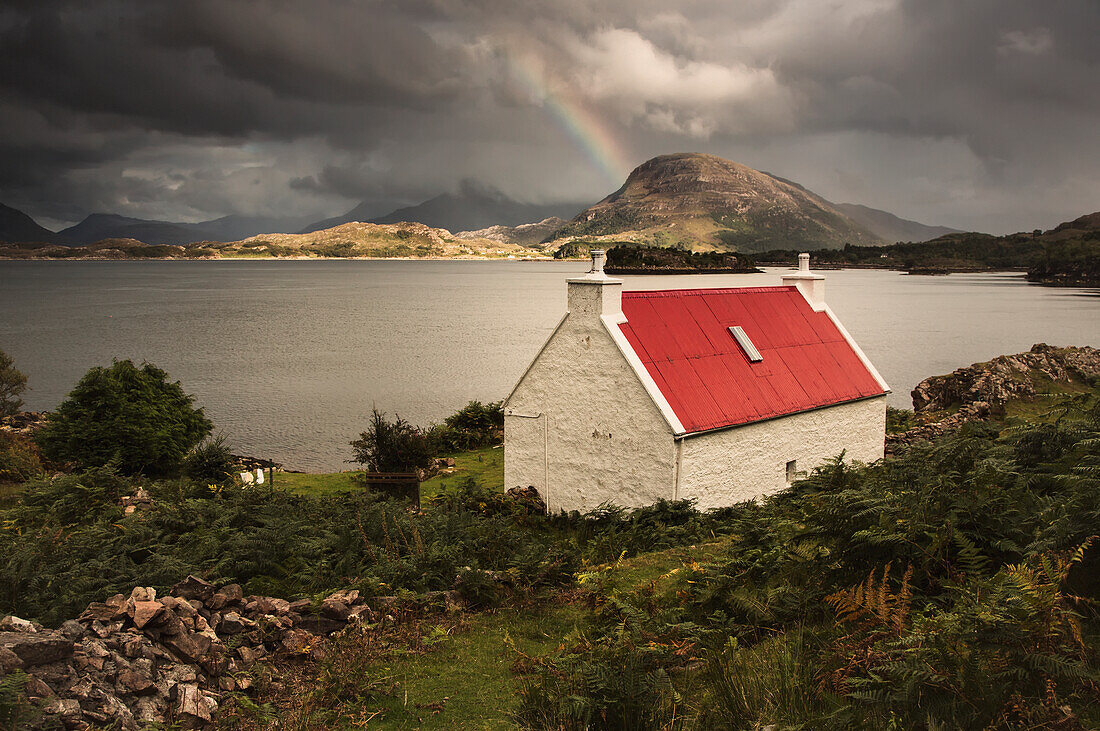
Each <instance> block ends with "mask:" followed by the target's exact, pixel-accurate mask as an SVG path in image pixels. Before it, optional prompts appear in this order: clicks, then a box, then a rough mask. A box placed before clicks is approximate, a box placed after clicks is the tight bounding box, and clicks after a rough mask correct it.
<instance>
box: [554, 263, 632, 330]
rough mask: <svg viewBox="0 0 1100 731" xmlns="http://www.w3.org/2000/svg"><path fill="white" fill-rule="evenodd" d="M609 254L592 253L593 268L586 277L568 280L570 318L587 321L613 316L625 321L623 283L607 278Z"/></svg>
mask: <svg viewBox="0 0 1100 731" xmlns="http://www.w3.org/2000/svg"><path fill="white" fill-rule="evenodd" d="M606 261H607V253H606V252H605V251H604V250H603V249H593V250H592V266H591V268H589V270H588V273H587V274H585V275H584V276H583V277H576V278H574V279H569V280H566V281H567V282H568V286H569V297H568V302H569V315H570V316H571V317H582V318H585V319H588V318H592V319H599V318H600V317H602V316H605V315H606V316H609V317H611V318H613V319H616V320H621V319H622V316H623V304H622V303H623V280H621V279H612V278H611V277H609V276H607V275H606V274H604V271H603V265H604V263H605V262H606Z"/></svg>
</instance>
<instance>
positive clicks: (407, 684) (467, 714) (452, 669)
mask: <svg viewBox="0 0 1100 731" xmlns="http://www.w3.org/2000/svg"><path fill="white" fill-rule="evenodd" d="M586 616H587V611H586V610H585V609H584V608H582V607H579V606H577V605H574V604H551V605H549V606H547V605H541V606H538V607H534V608H531V609H516V608H508V609H501V610H498V611H496V612H492V613H485V614H473V615H470V622H469V624H468V625H467V627H466V629H464V630H461V631H459V632H457V633H455V634H449V635H446V634H443V632H442V630H440V633H439V638H438V640H436V641H435V644H434V645H433V646H432V649H431V650H430V651H429V652H428V653H427V654H423V655H421V654H409V655H400V654H398V655H391V656H389V657H386V658H384V659H382V660H380V661H378V662H376V663H374V664H373V665H371V666H369V668H367V671H368V672H370V673H371V674H373V675H376V676H380V677H385V678H387V679H389V680H391V681H392V682H394V683H395V684H396V692H395V693H394V694H393V695H387V696H380V697H377V698H374V699H372V700H371V701H370V702H369V703H368V704H367V710H368V711H369V712H371V713H373V712H379V713H378V715H377V716H375V717H374V718H373V719H372V721H371V728H391V729H405V728H417V729H419V728H424V729H443V728H464V729H505V728H515V725H514V724H513V723H512V722H511V721H510V720H509V718H508V714H509V712H511V711H512V710H513V709H514V708H515V707H516V705H517V703H518V701H519V698H518V697H517V695H516V689H517V686H518V680H519V678H518V677H517V676H516V675H514V674H513V673H512V665H513V663H514V662H515V661H516V660H518V659H520V657H521V656H520V655H519V654H518V653H523V654H524V655H532V656H539V655H546V654H548V653H550V652H553V651H554V650H555V649H557V647H558V646H559V645H560V644H561V643H562V641H563V639H564V638H565V637H567V636H568V635H570V634H571V633H573V632H574V631H575V630H576V629H578V624H580V623H582V622H583V621H584V619H585V617H586ZM517 651H518V653H517ZM433 711H438V712H437V713H433Z"/></svg>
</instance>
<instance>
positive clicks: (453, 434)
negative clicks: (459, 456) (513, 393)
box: [429, 401, 504, 452]
mask: <svg viewBox="0 0 1100 731" xmlns="http://www.w3.org/2000/svg"><path fill="white" fill-rule="evenodd" d="M429 436H430V438H431V439H432V441H433V442H434V444H433V447H434V449H435V451H437V452H463V451H468V450H471V449H480V448H482V447H487V446H489V445H490V444H499V443H500V442H501V441H503V439H504V407H503V402H501V401H496V402H494V403H489V404H483V403H481V402H480V401H471V402H470V403H468V404H466V405H465V406H463V407H462V408H461V409H459V410H458V411H456V412H455V413H453V414H451V415H450V416H448V417H447V418H446V419H444V420H443V423H442V424H439V425H436V426H433V427H432V428H431V429H430V430H429Z"/></svg>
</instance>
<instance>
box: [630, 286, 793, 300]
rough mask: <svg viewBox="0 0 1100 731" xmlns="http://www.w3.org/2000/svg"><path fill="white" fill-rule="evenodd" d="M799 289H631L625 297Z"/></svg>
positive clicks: (758, 287)
mask: <svg viewBox="0 0 1100 731" xmlns="http://www.w3.org/2000/svg"><path fill="white" fill-rule="evenodd" d="M793 289H798V287H796V286H794V285H783V284H776V285H774V286H756V287H696V288H694V289H631V290H626V291H624V292H623V297H626V296H628V295H629V296H630V297H683V296H685V295H695V294H759V293H766V292H789V291H791V290H793Z"/></svg>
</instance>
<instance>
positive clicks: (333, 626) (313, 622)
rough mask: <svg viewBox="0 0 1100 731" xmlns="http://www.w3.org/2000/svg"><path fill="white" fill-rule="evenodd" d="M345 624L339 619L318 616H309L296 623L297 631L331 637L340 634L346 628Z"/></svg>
mask: <svg viewBox="0 0 1100 731" xmlns="http://www.w3.org/2000/svg"><path fill="white" fill-rule="evenodd" d="M345 624H346V623H345V622H341V621H340V620H337V619H329V618H328V617H322V616H320V615H316V614H307V615H306V616H304V617H302V618H301V619H300V620H298V622H297V623H296V627H297V629H303V630H305V631H307V632H312V633H313V634H316V635H330V634H332V633H333V632H339V631H340V630H342V629H343V628H344V626H345Z"/></svg>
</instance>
